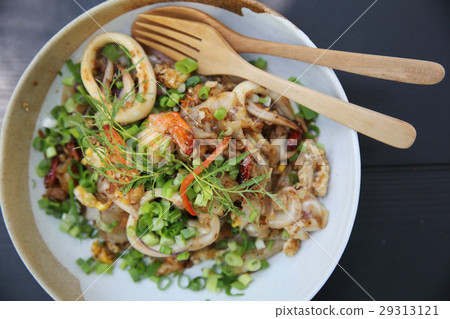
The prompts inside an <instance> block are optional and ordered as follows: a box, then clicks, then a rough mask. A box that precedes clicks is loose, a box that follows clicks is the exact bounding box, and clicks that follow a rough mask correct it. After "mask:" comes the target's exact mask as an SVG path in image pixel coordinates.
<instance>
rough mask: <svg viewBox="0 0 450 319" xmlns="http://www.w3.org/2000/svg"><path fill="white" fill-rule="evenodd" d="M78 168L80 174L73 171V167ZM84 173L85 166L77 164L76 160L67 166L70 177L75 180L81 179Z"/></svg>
mask: <svg viewBox="0 0 450 319" xmlns="http://www.w3.org/2000/svg"><path fill="white" fill-rule="evenodd" d="M74 164H75V165H76V166H77V169H78V174H75V173H74V172H73V170H72V166H73V165H74ZM82 171H83V166H82V165H81V163H80V162H77V161H75V160H72V161H71V162H70V163H69V165H68V166H67V173H69V176H70V177H72V178H73V179H80V178H81V172H82Z"/></svg>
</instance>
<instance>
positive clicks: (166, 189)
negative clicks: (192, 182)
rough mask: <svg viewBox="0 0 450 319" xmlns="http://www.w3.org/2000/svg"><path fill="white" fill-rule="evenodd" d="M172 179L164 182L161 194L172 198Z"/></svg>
mask: <svg viewBox="0 0 450 319" xmlns="http://www.w3.org/2000/svg"><path fill="white" fill-rule="evenodd" d="M172 183H173V182H172V180H168V181H167V182H165V184H164V185H163V187H162V191H161V193H162V196H163V197H166V198H172V195H173V192H174V189H173V187H172V186H173V184H172Z"/></svg>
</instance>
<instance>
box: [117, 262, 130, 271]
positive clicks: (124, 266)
mask: <svg viewBox="0 0 450 319" xmlns="http://www.w3.org/2000/svg"><path fill="white" fill-rule="evenodd" d="M127 267H128V263H127V262H126V261H125V260H124V261H122V262H121V263H120V265H119V268H120V269H122V270H125V269H127Z"/></svg>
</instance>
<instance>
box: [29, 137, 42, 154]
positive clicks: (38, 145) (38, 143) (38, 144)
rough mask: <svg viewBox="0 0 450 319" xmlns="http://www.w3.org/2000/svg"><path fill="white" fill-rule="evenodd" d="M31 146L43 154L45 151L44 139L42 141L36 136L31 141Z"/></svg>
mask: <svg viewBox="0 0 450 319" xmlns="http://www.w3.org/2000/svg"><path fill="white" fill-rule="evenodd" d="M32 145H33V148H34V149H35V150H36V151H39V152H43V151H44V149H45V139H43V138H42V137H39V136H36V137H35V138H34V139H33V143H32Z"/></svg>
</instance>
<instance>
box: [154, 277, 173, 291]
mask: <svg viewBox="0 0 450 319" xmlns="http://www.w3.org/2000/svg"><path fill="white" fill-rule="evenodd" d="M171 284H172V279H170V277H167V276H161V277H159V280H158V285H157V287H158V289H159V290H166V289H167V288H169V287H170V285H171Z"/></svg>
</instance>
